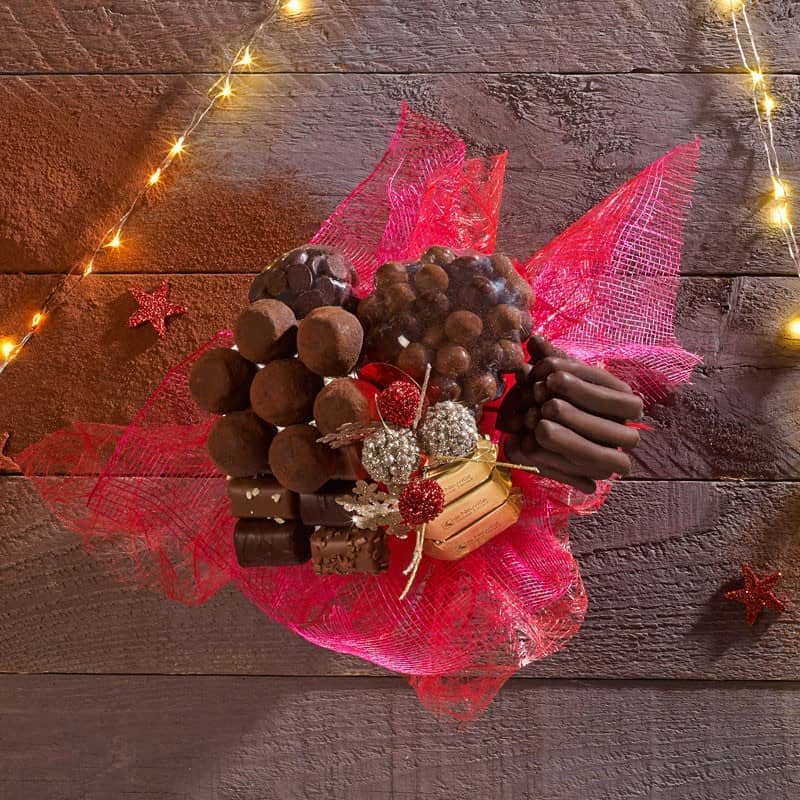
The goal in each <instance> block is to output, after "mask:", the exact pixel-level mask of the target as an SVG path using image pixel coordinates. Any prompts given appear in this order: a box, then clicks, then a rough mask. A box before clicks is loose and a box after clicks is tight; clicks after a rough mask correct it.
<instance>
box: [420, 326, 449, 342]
mask: <svg viewBox="0 0 800 800" xmlns="http://www.w3.org/2000/svg"><path fill="white" fill-rule="evenodd" d="M443 339H444V328H443V327H442V326H441V325H439V324H438V323H435V322H434V323H431V325H429V327H428V328H427V330H426V331H425V333H424V335H423V337H422V344H424V345H425V346H426V347H433V348H436V347H438V346H439V345H440V344H441V343H442V340H443Z"/></svg>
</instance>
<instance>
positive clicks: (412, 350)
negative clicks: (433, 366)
mask: <svg viewBox="0 0 800 800" xmlns="http://www.w3.org/2000/svg"><path fill="white" fill-rule="evenodd" d="M432 358H433V356H432V355H431V352H430V351H429V350H428V349H427V348H426V347H424V346H423V345H421V344H419V343H417V342H414V343H413V344H410V345H409V346H408V347H406V348H404V349H403V350H402V351H401V352H400V355H398V356H397V366H398V367H400V369H402V370H403V372H407V373H408V374H409V375H410V376H411V377H412V378H414V380H416V381H421V380H422V379H423V378H424V377H425V370H426V368H427V366H428V364H429V363H430V362H431V359H432Z"/></svg>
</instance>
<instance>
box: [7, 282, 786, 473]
mask: <svg viewBox="0 0 800 800" xmlns="http://www.w3.org/2000/svg"><path fill="white" fill-rule="evenodd" d="M160 280H161V277H158V276H154V275H130V276H128V275H96V276H93V277H92V278H91V279H90V281H89V282H88V283H87V284H86V285H85V286H84V288H83V289H82V290H81V291H78V292H75V294H74V295H73V299H72V300H71V301H70V303H69V304H68V305H67V306H65V307H63V308H62V309H60V310H59V311H57V312H56V313H55V314H54V315H53V317H52V319H51V320H50V322H49V324H48V327H47V328H44V329H43V330H42V333H41V335H40V336H39V337H37V338H36V339H35V340H34V341H33V342H32V343H31V344H30V345H29V346H28V348H27V350H26V351H25V354H24V357H22V358H20V359H19V360H18V361H16V362H15V363H14V364H13V365H12V366H11V367H10V368H9V370H8V371H7V373H6V374H5V375H4V376H3V377H4V379H5V380H4V381H2V382H0V429H2V430H9V431H10V432H11V434H12V440H11V447H10V452H11V454H12V455H13V454H14V453H17V452H19V451H20V450H21V449H22V448H24V447H25V446H27V445H28V444H31V443H33V442H35V441H38V440H39V439H40V438H41V437H42V436H44V435H45V434H47V433H52V432H54V431H56V430H58V429H59V428H62V427H64V426H67V425H69V424H70V423H72V422H75V421H77V422H92V421H96V422H109V423H119V424H125V423H127V422H129V421H130V419H132V417H133V415H134V414H135V413H136V411H137V410H138V409H139V408H140V407H141V405H142V403H143V402H144V400H145V399H146V398H147V396H148V395H149V394H150V393H151V392H152V391H153V390H154V389H155V388H156V386H157V385H158V383H159V381H160V380H161V378H162V377H163V376H164V374H165V373H166V371H167V370H168V369H169V368H170V367H171V366H173V365H174V364H177V363H178V362H179V361H181V360H182V359H183V358H185V357H186V356H187V355H188V354H189V353H190V352H192V351H193V350H194V349H196V347H197V346H198V344H199V343H200V342H203V341H205V340H206V339H208V338H210V337H211V336H212V335H213V334H214V333H215V332H216V331H217V330H220V329H222V328H226V327H230V326H232V325H233V323H234V321H235V319H236V316H237V315H238V312H239V310H240V309H241V308H243V306H244V304H245V295H246V288H247V286H248V284H249V281H250V280H251V276H247V275H173V276H172V277H171V278H170V280H171V284H172V296H173V297H174V298H175V300H176V301H177V302H180V303H183V304H184V305H187V306H188V307H189V309H190V310H189V313H188V314H186V315H184V316H182V317H177V318H174V319H173V320H172V321H171V322H169V335H168V336H167V338H166V339H161V340H160V339H158V337H157V336H156V334H155V332H154V331H153V329H152V328H151V327H150V326H149V325H146V326H143V327H141V328H137V329H135V330H131V329H129V328H128V327H127V324H126V322H127V319H128V317H129V315H130V314H131V313H132V311H133V310H134V309H135V308H136V304H135V302H134V300H133V298H132V296H131V295H130V294H129V292H128V287H130V286H142V287H143V288H145V289H147V290H152V289H154V288H155V287H156V286H157V285H158V283H159V282H160ZM795 280H796V279H795ZM795 280H792V279H786V278H735V279H730V278H724V279H723V278H702V279H701V278H687V279H684V280H683V282H682V290H681V294H680V300H679V304H678V316H677V322H676V329H677V332H678V337H679V339H680V340H681V341H682V342H683V344H684V346H685V347H687V348H688V349H690V350H694V351H696V352H699V353H700V354H701V355H702V356H703V357H704V359H705V364H704V366H703V367H702V368H701V369H700V370H698V371H697V373H696V375H695V378H694V380H693V383H692V385H691V386H688V387H685V388H683V389H682V390H680V392H679V393H678V394H677V396H676V399H675V401H674V404H673V405H671V406H667V407H660V408H657V409H656V410H655V411H654V415H653V419H652V422H653V424H654V425H655V426H656V430H655V431H654V432H652V433H647V434H645V435H644V437H643V439H644V441H643V444H642V446H641V447H640V448H639V449H638V450H637V456H636V458H637V464H636V468H635V472H634V474H635V475H636V476H637V477H640V478H646V477H650V478H705V479H709V478H712V479H713V478H718V477H735V478H769V479H778V478H781V477H784V478H798V477H800V435H798V429H800V427H799V426H798V420H799V419H800V411H798V406H797V396H798V390H799V389H800V368H799V367H798V358H800V346H799V345H798V344H797V342H795V341H793V340H790V339H788V338H786V336H785V331H784V326H785V322H786V320H787V319H788V318H789V317H790V316H791V315H792V314H794V313H796V311H797V307H798V306H797V296H796V289H795ZM52 281H53V278H52V277H47V276H37V275H28V276H14V275H0V319H2V320H4V322H6V324H8V325H9V329H11V330H14V329H15V328H17V329H18V328H20V327H22V325H23V324H24V323H25V321H26V320H27V319H29V317H30V315H32V314H33V312H34V310H35V303H36V302H40V299H41V298H43V297H44V296H45V294H46V290H47V287H48V286H49V285H50V284H51V282H52ZM43 370H44V372H43ZM59 384H63V385H60V386H59ZM56 386H59V388H58V389H57V390H56ZM767 387H769V391H768V392H766V391H765V389H766V388H767Z"/></svg>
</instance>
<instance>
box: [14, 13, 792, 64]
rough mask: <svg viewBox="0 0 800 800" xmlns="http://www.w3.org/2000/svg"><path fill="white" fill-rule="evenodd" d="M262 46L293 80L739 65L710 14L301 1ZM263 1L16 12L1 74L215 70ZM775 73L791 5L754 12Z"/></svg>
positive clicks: (784, 57)
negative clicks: (322, 75)
mask: <svg viewBox="0 0 800 800" xmlns="http://www.w3.org/2000/svg"><path fill="white" fill-rule="evenodd" d="M303 5H304V13H303V14H300V15H296V16H293V17H287V15H285V14H280V15H278V16H277V18H276V19H275V20H274V22H272V23H271V24H270V25H269V27H268V28H267V29H266V30H265V31H264V32H263V34H262V36H261V37H260V38H259V40H258V41H257V43H256V46H257V52H258V53H259V62H258V65H257V69H260V70H267V71H279V72H284V71H294V72H395V71H396V72H459V71H466V72H476V71H477V72H495V71H508V70H516V71H521V72H630V71H636V70H639V71H646V72H676V71H696V70H703V69H709V70H720V69H725V68H729V67H732V66H733V67H738V65H739V59H738V54H737V53H736V49H735V45H734V43H733V40H732V37H731V31H730V23H729V22H728V21H727V20H724V19H723V15H722V14H721V13H720V11H719V9H718V8H717V7H715V5H714V4H713V3H711V2H701V3H697V2H693V0H667V1H666V2H661V3H653V2H649V1H648V0H570V2H569V3H566V4H565V3H564V2H559V0H537V2H536V3H529V2H525V1H524V0H475V2H470V3H468V4H465V3H463V2H460V1H459V0H443V1H442V2H439V3H435V4H429V3H419V2H413V1H412V0H402V2H393V0H304V4H303ZM265 6H267V7H268V6H269V1H268V2H266V3H265V2H259V1H257V0H243V1H242V2H236V1H235V0H188V1H187V2H181V3H176V2H172V1H171V0H145V1H144V2H142V0H120V1H118V2H115V3H113V4H105V3H101V2H96V0H95V2H87V0H43V1H42V2H37V3H35V4H33V3H29V2H26V0H10V2H6V3H4V4H3V7H2V10H1V11H0V25H1V26H2V29H3V33H4V36H3V40H2V42H0V69H1V70H2V71H4V72H12V73H26V72H101V71H102V72H195V71H208V70H211V71H214V70H219V69H221V68H222V66H223V65H224V64H225V65H226V64H227V62H228V61H229V60H230V58H231V57H232V56H233V54H234V52H235V48H236V46H237V45H238V44H239V43H240V42H241V41H242V40H243V39H244V38H246V36H247V35H248V33H249V31H250V30H252V29H253V28H254V27H255V25H256V24H257V22H258V20H259V19H260V18H261V14H262V10H263V8H264V7H265ZM752 16H753V21H754V25H755V26H756V28H757V30H758V32H759V34H760V35H761V36H763V37H765V39H767V40H768V41H769V44H770V48H769V55H770V63H769V66H770V68H771V69H775V70H796V69H797V58H796V49H795V47H794V42H795V41H796V38H797V34H798V32H799V31H800V23H798V19H797V16H796V14H795V13H794V4H793V3H792V2H791V0H763V1H762V2H760V3H758V5H757V7H756V8H755V9H754V10H753V12H752Z"/></svg>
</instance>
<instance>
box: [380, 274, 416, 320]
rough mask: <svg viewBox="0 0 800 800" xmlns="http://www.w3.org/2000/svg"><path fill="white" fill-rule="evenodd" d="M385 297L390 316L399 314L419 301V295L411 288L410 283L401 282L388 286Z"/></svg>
mask: <svg viewBox="0 0 800 800" xmlns="http://www.w3.org/2000/svg"><path fill="white" fill-rule="evenodd" d="M383 297H384V300H385V302H386V308H387V310H388V311H389V313H390V314H399V313H400V312H401V311H403V310H404V309H406V308H408V307H409V306H410V305H411V304H412V303H413V302H414V301H415V300H416V299H417V295H416V293H415V292H414V290H413V289H412V288H411V286H410V285H409V284H408V283H401V282H397V283H393V284H392V285H391V286H388V287H387V288H386V290H385V292H384V294H383Z"/></svg>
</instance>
